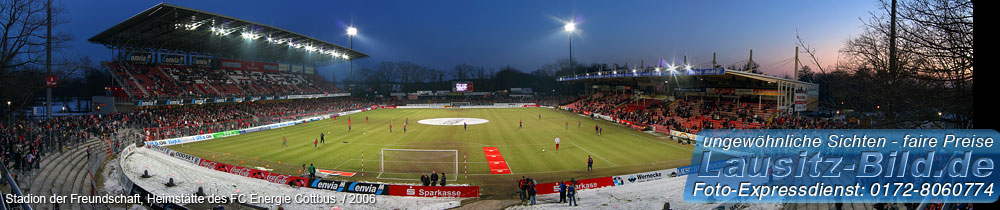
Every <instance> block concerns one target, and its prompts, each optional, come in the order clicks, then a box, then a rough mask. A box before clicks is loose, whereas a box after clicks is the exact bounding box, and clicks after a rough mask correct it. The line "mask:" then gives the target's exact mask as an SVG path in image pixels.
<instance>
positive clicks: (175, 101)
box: [167, 99, 184, 105]
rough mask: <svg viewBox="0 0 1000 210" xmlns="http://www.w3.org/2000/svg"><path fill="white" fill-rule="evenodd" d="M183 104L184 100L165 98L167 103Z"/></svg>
mask: <svg viewBox="0 0 1000 210" xmlns="http://www.w3.org/2000/svg"><path fill="white" fill-rule="evenodd" d="M181 104H184V100H178V99H172V100H167V105H181Z"/></svg>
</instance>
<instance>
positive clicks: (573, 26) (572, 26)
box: [563, 22, 576, 32]
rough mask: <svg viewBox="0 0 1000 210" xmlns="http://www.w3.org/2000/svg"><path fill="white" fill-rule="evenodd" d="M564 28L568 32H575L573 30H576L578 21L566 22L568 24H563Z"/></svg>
mask: <svg viewBox="0 0 1000 210" xmlns="http://www.w3.org/2000/svg"><path fill="white" fill-rule="evenodd" d="M563 30H566V32H573V31H575V30H576V23H574V22H569V23H566V25H564V26H563Z"/></svg>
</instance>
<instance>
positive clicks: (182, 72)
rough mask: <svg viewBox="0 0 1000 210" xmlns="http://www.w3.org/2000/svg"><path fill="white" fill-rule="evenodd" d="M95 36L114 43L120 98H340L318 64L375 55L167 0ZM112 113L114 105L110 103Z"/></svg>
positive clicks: (176, 101) (126, 101)
mask: <svg viewBox="0 0 1000 210" xmlns="http://www.w3.org/2000/svg"><path fill="white" fill-rule="evenodd" d="M88 41H90V42H92V43H96V44H101V45H104V46H106V47H107V48H108V49H110V50H111V55H112V60H111V61H110V62H106V63H102V65H103V66H105V67H107V68H108V69H109V70H110V71H111V72H113V75H114V76H113V77H114V80H115V83H116V84H118V87H115V88H114V89H113V95H114V100H115V103H107V104H120V105H134V106H156V105H183V104H203V103H222V102H241V101H256V100H281V99H296V98H315V97H337V96H347V95H349V94H347V93H345V92H344V91H342V90H340V89H339V88H337V87H335V86H334V85H332V84H331V83H330V82H329V81H326V80H325V79H324V78H322V77H321V76H319V75H318V74H317V72H316V71H317V67H319V66H325V65H332V64H338V63H342V62H348V61H350V60H354V59H361V58H366V57H368V55H367V54H365V53H362V52H359V51H356V50H353V49H350V48H348V47H343V46H340V45H337V44H333V43H330V42H327V41H323V40H320V39H316V38H313V37H309V36H305V35H302V34H298V33H295V32H292V31H288V30H285V29H281V28H276V27H273V26H269V25H265V24H260V23H256V22H253V21H248V20H242V19H238V18H233V17H229V16H225V15H220V14H216V13H212V12H207V11H201V10H196V9H191V8H185V7H180V6H175V5H170V4H165V3H160V4H157V5H156V6H153V7H152V8H149V9H146V10H145V11H142V12H141V13H139V14H136V15H135V16H132V17H131V18H129V19H126V20H125V21H123V22H121V23H119V24H117V25H115V26H113V27H111V28H109V29H107V30H105V31H104V32H101V33H99V34H97V35H95V36H94V37H91V38H90V39H88ZM103 111H106V112H110V111H113V110H109V109H104V110H103Z"/></svg>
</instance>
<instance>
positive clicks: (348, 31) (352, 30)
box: [347, 26, 358, 36]
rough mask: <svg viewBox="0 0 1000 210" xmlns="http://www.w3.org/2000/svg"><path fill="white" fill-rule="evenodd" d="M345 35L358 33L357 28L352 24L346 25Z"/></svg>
mask: <svg viewBox="0 0 1000 210" xmlns="http://www.w3.org/2000/svg"><path fill="white" fill-rule="evenodd" d="M347 35H350V36H354V35H358V28H355V27H353V26H352V27H347Z"/></svg>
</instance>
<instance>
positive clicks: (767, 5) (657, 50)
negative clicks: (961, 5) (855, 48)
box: [54, 0, 877, 80]
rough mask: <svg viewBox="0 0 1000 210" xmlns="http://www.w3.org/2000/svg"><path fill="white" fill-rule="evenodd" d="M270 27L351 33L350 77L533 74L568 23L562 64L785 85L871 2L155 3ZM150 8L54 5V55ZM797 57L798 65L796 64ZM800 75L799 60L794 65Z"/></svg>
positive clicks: (102, 55) (825, 56)
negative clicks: (714, 65) (697, 68)
mask: <svg viewBox="0 0 1000 210" xmlns="http://www.w3.org/2000/svg"><path fill="white" fill-rule="evenodd" d="M166 2H167V3H170V4H174V5H179V6H184V7H189V8H193V9H199V10H204V11H209V12H214V13H218V14H222V15H227V16H232V17H236V18H241V19H245V20H249V21H254V22H258V23H262V24H267V25H271V26H274V27H279V28H283V29H287V30H290V31H294V32H297V33H300V34H303V35H307V36H312V37H315V38H318V39H321V40H325V41H328V42H331V43H335V44H340V45H343V46H347V45H348V36H347V35H346V34H345V29H346V27H347V26H348V25H354V26H355V27H357V28H358V29H359V34H358V36H356V37H355V39H354V48H355V49H356V50H359V51H361V52H364V53H367V54H369V55H371V57H369V58H365V59H360V60H357V61H355V63H354V69H355V70H359V69H361V68H364V67H374V66H375V64H376V63H378V62H380V61H412V62H414V63H417V64H420V65H424V66H429V67H432V68H437V69H441V70H451V69H452V68H453V67H454V66H455V65H458V64H470V65H475V66H484V67H486V68H487V69H488V68H500V67H502V66H505V65H510V66H512V67H514V68H518V69H520V70H522V71H534V70H536V69H538V68H539V67H541V66H542V65H544V64H548V63H553V62H554V61H556V60H557V59H560V58H567V57H568V56H569V55H568V53H569V52H568V51H569V49H568V40H567V39H568V37H567V34H566V32H564V31H563V28H562V26H563V22H562V21H564V20H568V19H570V18H572V19H574V20H575V21H576V22H577V29H578V30H577V31H576V32H575V33H574V37H573V59H574V60H578V61H580V62H583V63H585V64H590V63H618V64H625V63H626V62H627V63H628V64H629V65H630V66H631V65H632V64H638V63H640V62H641V61H644V62H645V64H646V65H647V66H651V65H654V64H655V63H656V61H657V60H659V59H661V58H663V59H666V60H668V61H670V60H673V59H676V63H678V64H679V63H681V59H682V56H684V55H688V60H689V63H692V64H699V63H710V62H711V59H712V52H717V53H718V61H719V63H720V64H723V65H725V66H728V65H729V64H732V63H735V62H737V61H741V60H745V59H747V58H748V56H749V50H750V49H753V50H754V60H755V61H757V62H758V63H759V64H761V66H762V69H763V71H764V72H765V73H767V74H770V75H774V76H783V75H786V74H790V72H791V69H792V65H791V64H790V63H789V64H785V65H778V64H779V63H780V62H781V61H783V60H786V59H788V58H791V57H792V56H793V54H794V48H795V31H796V29H798V31H799V33H800V35H801V36H802V37H803V39H804V40H805V41H806V42H807V43H808V44H810V45H812V47H813V48H816V49H817V50H818V54H819V56H820V59H821V62H823V65H824V66H826V65H832V64H834V63H835V62H836V60H837V54H838V50H840V49H841V48H842V46H843V43H844V41H846V40H847V39H849V38H850V37H852V36H855V35H857V34H858V33H860V32H861V27H860V26H861V25H862V22H861V19H867V18H868V17H869V14H868V13H869V11H873V10H875V9H876V8H877V7H876V2H874V1H833V0H817V1H714V0H708V1H488V2H487V1H451V0H448V1H375V2H373V1H316V2H292V1H221V0H219V1H166ZM157 3H160V1H136V0H131V1H128V0H115V1H74V0H55V1H54V4H57V5H62V6H64V7H65V8H66V9H67V13H68V14H65V15H64V16H63V18H65V19H67V20H68V21H69V23H67V24H64V25H61V26H58V28H55V29H54V30H55V31H57V32H65V33H70V34H71V35H72V36H73V41H72V43H71V45H70V48H69V49H66V50H64V51H63V52H62V53H63V54H64V55H67V56H89V57H91V58H92V59H93V60H95V61H104V60H109V59H110V58H111V55H110V54H111V51H110V50H108V49H107V48H105V47H104V46H101V45H97V44H92V43H90V42H87V39H88V38H90V37H92V36H94V35H96V34H97V33H100V32H101V31H104V30H105V29H108V28H110V27H111V26H113V25H115V24H118V23H119V22H121V21H123V20H125V19H127V18H129V17H132V16H133V15H135V14H137V13H139V12H141V11H143V10H145V9H147V8H150V7H152V6H153V5H156V4H157ZM800 56H807V55H806V54H804V53H803V54H801V55H800ZM801 60H802V61H803V62H805V64H807V65H812V62H811V60H808V59H806V58H805V57H802V58H801ZM347 69H348V64H347V63H343V64H337V65H330V66H325V67H320V68H319V70H320V71H321V74H324V75H327V78H329V74H330V73H334V72H336V73H337V79H338V80H341V79H343V78H346V72H347Z"/></svg>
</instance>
